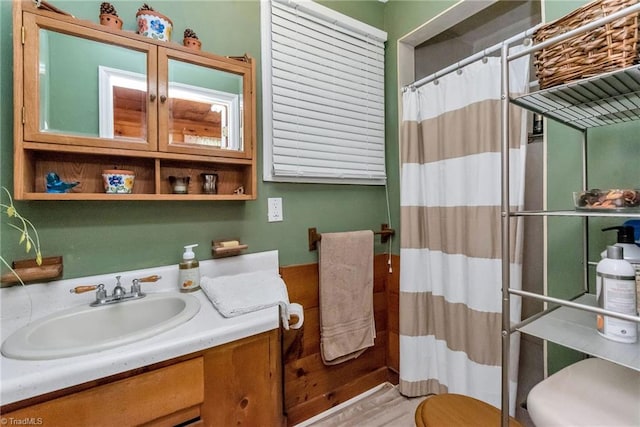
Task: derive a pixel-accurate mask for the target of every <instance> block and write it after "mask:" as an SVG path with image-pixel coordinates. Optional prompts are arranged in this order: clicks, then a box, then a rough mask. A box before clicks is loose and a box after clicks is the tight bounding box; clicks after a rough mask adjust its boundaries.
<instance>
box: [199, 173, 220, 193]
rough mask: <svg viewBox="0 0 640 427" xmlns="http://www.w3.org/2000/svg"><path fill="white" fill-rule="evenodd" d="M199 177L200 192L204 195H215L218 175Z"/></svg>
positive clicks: (203, 174) (205, 174) (207, 174)
mask: <svg viewBox="0 0 640 427" xmlns="http://www.w3.org/2000/svg"><path fill="white" fill-rule="evenodd" d="M200 176H201V177H202V192H203V193H205V194H217V193H218V188H217V185H218V174H217V173H201V174H200Z"/></svg>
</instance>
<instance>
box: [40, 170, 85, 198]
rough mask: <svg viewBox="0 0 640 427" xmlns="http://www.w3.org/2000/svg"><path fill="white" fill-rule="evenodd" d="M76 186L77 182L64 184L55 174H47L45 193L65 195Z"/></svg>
mask: <svg viewBox="0 0 640 427" xmlns="http://www.w3.org/2000/svg"><path fill="white" fill-rule="evenodd" d="M78 184H80V182H79V181H75V182H64V181H63V180H61V179H60V177H59V176H58V174H57V173H55V172H49V173H48V174H47V193H66V192H67V191H69V190H71V189H72V188H73V187H75V186H76V185H78Z"/></svg>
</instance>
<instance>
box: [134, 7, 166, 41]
mask: <svg viewBox="0 0 640 427" xmlns="http://www.w3.org/2000/svg"><path fill="white" fill-rule="evenodd" d="M136 20H137V21H138V34H141V35H143V36H146V37H149V38H152V39H156V40H161V41H165V42H168V41H170V40H171V31H172V29H173V22H172V21H171V19H169V18H167V17H166V16H164V15H163V14H162V13H159V12H156V11H155V10H153V8H152V7H151V6H149V5H148V4H146V3H144V4H143V5H142V7H140V8H139V9H138V12H137V13H136Z"/></svg>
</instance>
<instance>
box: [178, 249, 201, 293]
mask: <svg viewBox="0 0 640 427" xmlns="http://www.w3.org/2000/svg"><path fill="white" fill-rule="evenodd" d="M196 246H198V245H197V244H194V245H187V246H185V247H184V254H183V255H182V262H181V263H180V265H179V266H178V286H179V287H180V292H193V291H197V290H198V289H200V263H199V262H198V260H197V259H196V255H195V254H194V253H193V248H195V247H196Z"/></svg>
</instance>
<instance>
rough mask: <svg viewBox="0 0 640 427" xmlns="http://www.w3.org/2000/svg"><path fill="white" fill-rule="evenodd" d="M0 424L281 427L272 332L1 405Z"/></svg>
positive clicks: (276, 333)
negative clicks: (241, 426)
mask: <svg viewBox="0 0 640 427" xmlns="http://www.w3.org/2000/svg"><path fill="white" fill-rule="evenodd" d="M140 371H143V372H142V373H140ZM78 390H79V391H78ZM33 402H36V403H33ZM16 408H18V409H16ZM1 418H2V420H24V419H29V420H35V421H34V423H37V424H38V425H43V426H45V427H46V426H52V427H53V426H55V427H59V426H67V425H68V426H96V427H98V426H105V427H107V426H121V427H125V426H133V425H145V426H175V425H181V426H187V425H188V426H211V427H218V426H235V425H243V426H270V427H271V426H273V427H278V426H283V425H284V416H283V412H282V370H281V363H280V333H279V330H272V331H270V332H265V333H262V334H258V335H254V336H251V337H247V338H244V339H241V340H238V341H234V342H231V343H228V344H224V345H221V346H218V347H213V348H211V349H209V350H206V351H202V352H198V353H196V354H192V355H188V356H183V357H180V358H178V359H175V360H173V361H168V362H163V363H160V364H157V365H154V366H149V367H145V368H141V369H138V370H136V371H132V372H129V373H127V374H120V375H118V376H116V377H114V378H111V379H110V378H107V379H104V380H100V381H99V385H93V386H92V384H84V385H81V386H76V387H72V388H70V389H65V390H61V391H58V392H54V393H50V394H48V395H47V396H42V397H37V398H33V399H29V400H28V401H23V402H18V403H16V404H10V405H6V406H4V407H3V408H2V415H1ZM9 424H11V423H9Z"/></svg>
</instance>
